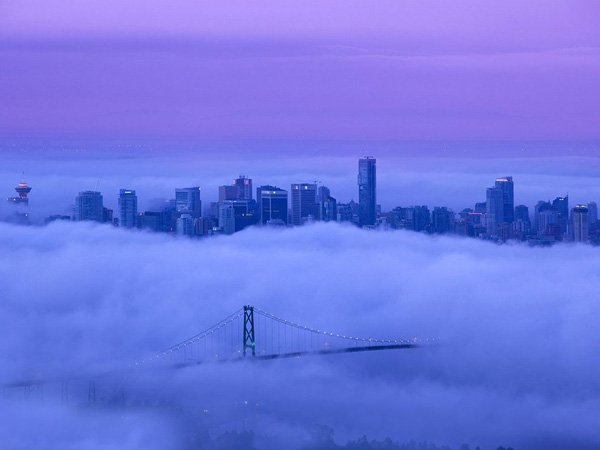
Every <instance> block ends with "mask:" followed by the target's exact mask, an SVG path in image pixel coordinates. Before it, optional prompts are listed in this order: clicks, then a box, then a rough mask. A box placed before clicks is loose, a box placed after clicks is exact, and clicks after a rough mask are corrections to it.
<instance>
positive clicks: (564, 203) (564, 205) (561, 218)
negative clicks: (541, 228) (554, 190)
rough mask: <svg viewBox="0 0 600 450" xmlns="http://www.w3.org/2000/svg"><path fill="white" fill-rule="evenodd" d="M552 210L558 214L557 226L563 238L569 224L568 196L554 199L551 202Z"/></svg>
mask: <svg viewBox="0 0 600 450" xmlns="http://www.w3.org/2000/svg"><path fill="white" fill-rule="evenodd" d="M552 208H554V210H555V211H556V212H558V224H559V225H560V230H561V233H562V234H563V236H565V235H566V234H567V230H568V224H569V196H568V195H567V196H565V197H556V198H555V199H554V200H553V201H552Z"/></svg>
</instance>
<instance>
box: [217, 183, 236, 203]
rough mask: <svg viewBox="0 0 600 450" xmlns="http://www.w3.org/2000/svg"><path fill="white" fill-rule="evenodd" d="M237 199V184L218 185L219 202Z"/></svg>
mask: <svg viewBox="0 0 600 450" xmlns="http://www.w3.org/2000/svg"><path fill="white" fill-rule="evenodd" d="M237 199H238V189H237V186H229V185H227V184H225V185H223V186H219V202H226V201H229V200H237Z"/></svg>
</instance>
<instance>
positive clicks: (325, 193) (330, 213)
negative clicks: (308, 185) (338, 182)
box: [317, 186, 337, 222]
mask: <svg viewBox="0 0 600 450" xmlns="http://www.w3.org/2000/svg"><path fill="white" fill-rule="evenodd" d="M317 200H318V203H319V211H318V215H319V220H322V221H324V222H331V221H336V220H337V201H336V199H335V198H333V197H332V196H331V192H330V191H329V188H327V187H325V186H320V187H319V190H318V195H317Z"/></svg>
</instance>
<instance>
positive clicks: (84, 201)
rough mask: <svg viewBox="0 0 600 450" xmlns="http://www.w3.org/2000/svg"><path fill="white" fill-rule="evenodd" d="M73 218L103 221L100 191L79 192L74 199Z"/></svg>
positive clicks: (102, 203)
mask: <svg viewBox="0 0 600 450" xmlns="http://www.w3.org/2000/svg"><path fill="white" fill-rule="evenodd" d="M75 220H92V221H94V222H104V221H105V217H104V199H103V198H102V194H101V193H100V192H95V191H84V192H80V193H79V195H78V196H77V198H76V199H75Z"/></svg>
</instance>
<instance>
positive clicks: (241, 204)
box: [217, 200, 258, 234]
mask: <svg viewBox="0 0 600 450" xmlns="http://www.w3.org/2000/svg"><path fill="white" fill-rule="evenodd" d="M218 205H219V206H218V212H217V218H218V222H219V227H220V228H223V230H224V232H225V234H231V233H233V232H236V231H241V230H243V229H244V228H246V227H248V226H250V225H255V224H256V222H257V220H258V213H257V205H256V202H255V201H254V200H228V201H224V202H219V203H218ZM223 210H225V211H223ZM223 221H227V222H223ZM229 221H231V223H230V222H229ZM229 227H231V230H232V231H231V232H229V231H228V230H229Z"/></svg>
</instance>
